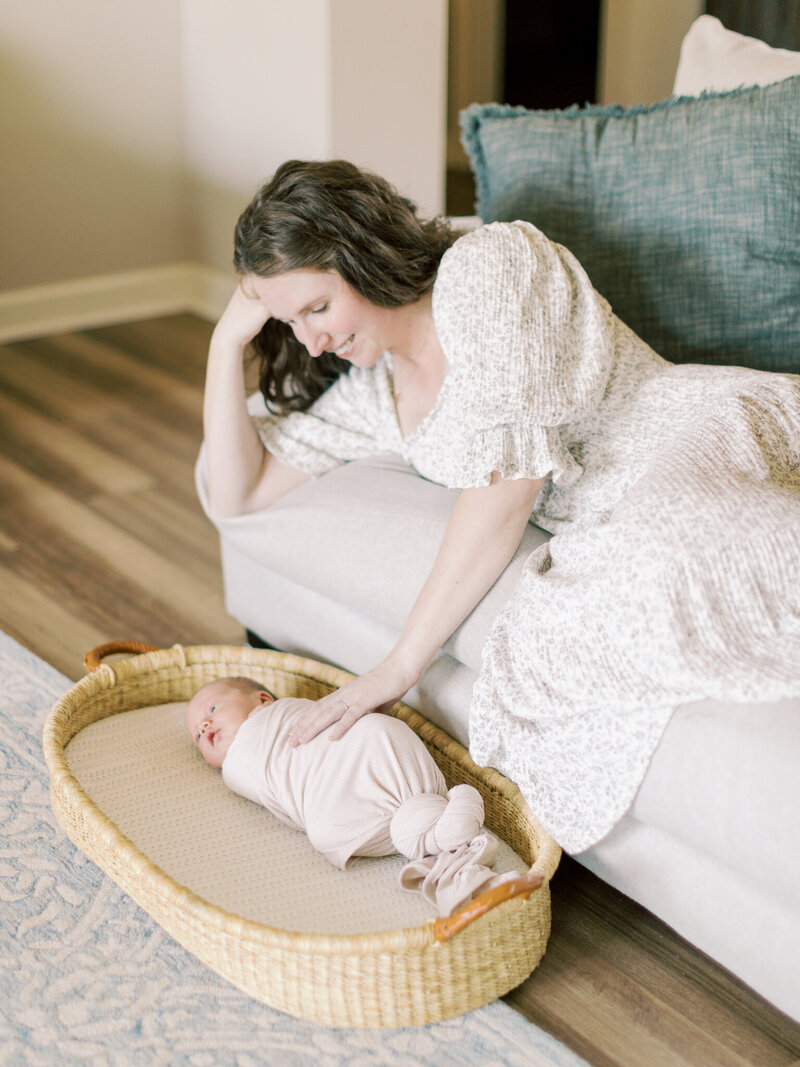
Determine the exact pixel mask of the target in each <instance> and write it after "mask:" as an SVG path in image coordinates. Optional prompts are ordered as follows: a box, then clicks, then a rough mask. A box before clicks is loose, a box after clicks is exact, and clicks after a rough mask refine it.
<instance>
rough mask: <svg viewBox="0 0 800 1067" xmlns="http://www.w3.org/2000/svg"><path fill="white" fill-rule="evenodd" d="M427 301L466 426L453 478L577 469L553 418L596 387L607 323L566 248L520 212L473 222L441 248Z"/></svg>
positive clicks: (578, 412)
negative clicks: (508, 218) (518, 218)
mask: <svg viewBox="0 0 800 1067" xmlns="http://www.w3.org/2000/svg"><path fill="white" fill-rule="evenodd" d="M433 311H434V319H435V322H436V330H437V334H438V337H439V341H440V343H441V345H442V348H443V349H444V352H445V355H446V356H447V360H448V363H449V364H450V368H451V373H452V374H453V377H454V379H455V382H456V388H457V389H458V392H459V402H460V404H461V411H462V417H463V420H464V426H465V428H466V429H468V431H469V433H468V444H467V446H466V447H465V448H464V450H463V460H462V461H461V464H460V466H461V468H462V469H461V471H460V472H459V474H458V482H459V483H460V486H461V487H462V488H465V487H467V486H471V485H472V486H474V485H486V484H488V482H489V480H490V478H491V474H492V472H493V471H498V472H499V473H500V474H501V475H502V476H503V477H505V478H531V479H535V478H544V477H548V476H549V477H551V478H552V480H553V481H554V482H556V483H561V484H569V483H570V482H573V481H574V480H575V479H576V478H578V477H579V475H580V474H581V470H582V468H581V467H580V465H579V464H578V463H577V461H576V460H575V458H574V457H573V456H572V455H571V454H570V452H569V451H568V449H567V448H566V446H565V445H564V443H563V442H562V438H561V434H560V432H559V429H558V427H559V426H560V425H562V424H564V423H568V422H573V421H575V420H577V419H580V418H582V417H583V416H584V415H586V414H588V413H589V412H590V411H591V410H592V409H593V408H594V407H596V406H597V404H598V403H599V401H600V400H601V399H602V397H603V394H604V392H605V389H606V385H607V383H608V378H609V375H610V372H611V367H612V363H613V356H614V344H613V338H614V330H613V316H612V314H611V309H610V308H609V306H608V304H607V303H606V301H605V300H604V299H603V298H602V297H601V296H600V295H599V294H598V293H597V292H596V291H595V290H594V289H593V287H592V285H591V283H590V281H589V279H588V277H587V276H586V273H585V272H584V270H583V269H582V267H581V266H580V264H579V263H578V262H577V260H576V259H575V258H574V256H572V255H571V253H569V252H568V251H567V250H566V249H565V248H562V247H561V246H560V245H557V244H555V243H554V242H552V241H550V240H549V239H548V238H547V237H545V236H544V234H543V233H541V231H539V230H537V229H536V227H535V226H532V225H531V224H530V223H524V222H516V223H492V224H491V225H488V226H483V227H481V228H480V229H478V230H475V231H473V232H472V233H469V234H467V235H466V236H464V237H462V238H460V239H459V240H458V241H457V242H456V243H455V244H454V245H453V246H452V248H451V249H449V250H448V252H447V253H446V254H445V256H444V257H443V259H442V262H441V265H440V268H439V273H438V275H437V279H436V285H435V288H434V293H433Z"/></svg>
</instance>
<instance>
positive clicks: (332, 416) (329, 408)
mask: <svg viewBox="0 0 800 1067" xmlns="http://www.w3.org/2000/svg"><path fill="white" fill-rule="evenodd" d="M248 409H249V411H250V415H251V417H252V419H253V422H254V424H255V427H256V429H257V430H258V435H259V437H260V438H261V441H262V443H263V445H264V447H265V448H266V449H267V451H269V452H270V453H272V455H274V456H275V457H276V458H277V459H279V460H281V461H282V462H283V463H286V464H288V465H289V466H290V467H295V468H296V469H297V470H301V471H304V472H305V473H306V474H310V475H312V476H313V477H318V476H319V475H322V474H327V472H328V471H330V470H333V469H334V468H335V467H339V466H341V465H342V464H343V463H347V462H349V461H350V460H354V459H364V458H365V457H367V456H374V455H375V454H376V452H378V451H380V446H379V444H378V442H377V434H378V427H377V423H376V412H377V410H378V404H377V398H376V395H375V382H374V375H372V373H371V371H370V369H362V368H353V369H351V370H350V371H349V372H348V373H347V374H343V375H342V376H341V377H340V378H337V380H336V381H335V382H334V383H333V384H332V385H331V386H329V387H328V389H326V390H325V392H324V393H323V394H322V395H321V396H320V397H318V398H317V400H315V401H314V403H313V404H312V405H311V407H310V408H309V409H308V411H302V412H292V413H290V414H288V415H271V414H269V413H268V412H267V409H266V406H265V404H264V401H263V398H262V397H261V395H260V394H256V395H254V396H252V397H250V400H249V402H248Z"/></svg>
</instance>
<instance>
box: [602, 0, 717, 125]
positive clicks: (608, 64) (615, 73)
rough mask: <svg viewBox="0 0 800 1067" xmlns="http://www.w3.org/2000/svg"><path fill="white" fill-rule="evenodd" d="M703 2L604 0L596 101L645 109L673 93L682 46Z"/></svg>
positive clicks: (701, 10) (691, 0)
mask: <svg viewBox="0 0 800 1067" xmlns="http://www.w3.org/2000/svg"><path fill="white" fill-rule="evenodd" d="M704 8H705V4H704V3H703V0H603V3H602V9H601V26H600V36H601V40H600V57H599V60H600V61H599V64H598V100H599V101H600V103H603V104H624V105H626V106H628V105H630V104H648V103H656V102H657V101H659V100H664V99H666V98H667V97H668V96H670V95H671V94H672V85H673V83H674V81H675V71H676V70H677V67H678V56H679V54H680V49H681V41H682V40H683V38H684V36H685V35H686V31H687V30H688V29H689V27H690V26H691V24H692V23H693V22H694V20H695V19H696V18H698V16H699V15H701V14H702V13H703V10H704Z"/></svg>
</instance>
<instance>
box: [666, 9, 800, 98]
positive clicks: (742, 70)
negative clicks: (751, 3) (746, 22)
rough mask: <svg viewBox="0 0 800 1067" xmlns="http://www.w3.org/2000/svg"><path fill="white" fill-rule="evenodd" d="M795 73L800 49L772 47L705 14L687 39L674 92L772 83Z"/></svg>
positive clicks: (687, 93)
mask: <svg viewBox="0 0 800 1067" xmlns="http://www.w3.org/2000/svg"><path fill="white" fill-rule="evenodd" d="M795 74H800V52H790V51H788V50H787V49H785V48H770V46H769V45H768V44H765V43H764V42H763V41H759V40H757V39H756V38H755V37H745V36H743V35H742V34H741V33H734V32H733V30H726V29H725V27H724V26H723V25H722V23H721V22H720V20H719V19H717V18H714V17H713V16H712V15H701V16H700V18H699V19H697V20H696V21H695V22H693V23H692V25H691V27H690V28H689V32H688V33H687V34H686V36H685V37H684V39H683V44H682V45H681V55H680V60H679V62H678V70H677V73H676V74H675V86H674V88H673V93H674V94H675V96H699V95H700V93H702V92H703V91H705V90H714V91H716V92H725V91H726V90H728V89H738V88H739V87H740V86H743V85H771V84H772V83H773V82H779V81H782V80H783V79H784V78H791V77H792V76H793V75H795Z"/></svg>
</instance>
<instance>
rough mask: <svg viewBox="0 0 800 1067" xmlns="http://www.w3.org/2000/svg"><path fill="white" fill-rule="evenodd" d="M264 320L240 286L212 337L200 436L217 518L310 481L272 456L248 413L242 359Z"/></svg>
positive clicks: (261, 311) (251, 508) (258, 305)
mask: <svg viewBox="0 0 800 1067" xmlns="http://www.w3.org/2000/svg"><path fill="white" fill-rule="evenodd" d="M267 317H268V312H267V310H266V308H265V307H264V306H263V304H262V303H261V301H260V300H258V299H257V298H255V297H253V296H250V295H247V294H246V293H245V292H244V290H243V288H242V286H241V284H240V285H239V286H238V287H237V288H236V290H235V292H234V294H233V296H232V297H231V300H230V302H229V304H228V306H227V308H226V309H225V312H224V313H223V315H222V317H221V318H220V320H219V322H218V323H217V325H216V328H215V329H214V333H213V334H212V337H211V344H210V346H209V352H208V365H207V368H206V386H205V394H204V397H203V432H204V435H205V443H206V458H207V464H208V495H209V503H210V507H211V513H212V515H213V516H214V517H215V518H227V517H230V516H233V515H241V514H243V513H245V512H248V511H256V510H258V509H259V508H263V507H266V506H267V505H268V504H270V503H272V501H273V500H276V499H277V498H278V497H279V496H282V495H283V494H284V493H286V492H288V491H289V489H292V488H294V487H295V486H296V485H300V484H301V483H302V482H304V481H306V480H307V477H308V476H307V475H305V474H303V473H302V472H301V471H298V470H294V469H293V468H291V467H288V466H287V465H286V464H285V463H281V462H280V460H278V459H276V458H275V457H274V456H271V455H270V453H269V452H268V451H267V450H266V448H265V447H264V444H263V442H262V441H261V438H260V437H259V435H258V431H257V430H256V428H255V426H254V425H253V420H252V419H251V417H250V414H249V412H248V410H247V393H246V389H245V380H244V354H245V350H246V348H247V345H248V344H249V343H250V341H251V340H252V338H253V337H255V335H256V334H257V333H258V332H259V330H260V329H261V327H262V326H263V325H264V323H265V322H266V319H267Z"/></svg>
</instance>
